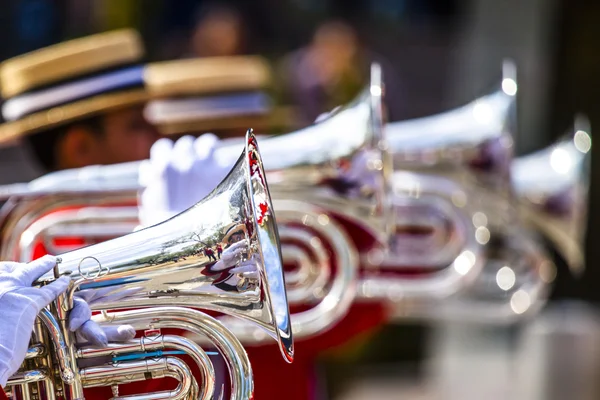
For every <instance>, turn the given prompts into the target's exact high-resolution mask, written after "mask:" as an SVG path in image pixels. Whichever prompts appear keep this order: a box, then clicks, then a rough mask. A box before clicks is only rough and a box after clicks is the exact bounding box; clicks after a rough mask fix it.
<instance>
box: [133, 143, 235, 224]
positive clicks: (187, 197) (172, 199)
mask: <svg viewBox="0 0 600 400" xmlns="http://www.w3.org/2000/svg"><path fill="white" fill-rule="evenodd" d="M218 141H219V139H218V138H217V137H216V136H215V135H213V134H211V133H207V134H204V135H202V136H200V137H199V138H198V139H195V140H194V138H193V137H191V136H184V137H182V138H180V139H179V140H177V142H175V144H173V141H171V140H169V139H164V138H163V139H160V140H159V141H157V142H156V143H155V144H154V145H153V146H152V149H151V150H150V159H149V160H147V161H145V162H143V163H142V164H141V166H140V184H141V185H142V186H143V187H144V189H143V190H142V193H141V196H140V206H139V217H140V222H141V223H142V225H143V226H150V225H154V224H157V223H159V222H162V221H164V220H166V219H169V218H171V217H173V216H174V215H177V214H178V213H180V212H182V211H185V210H187V209H188V208H189V207H191V206H193V205H194V204H196V203H197V202H198V201H200V200H202V199H203V198H204V197H206V195H208V194H209V193H210V192H211V191H212V190H213V189H214V188H215V187H216V186H217V185H218V184H219V183H220V182H221V181H222V180H223V178H225V176H227V174H228V173H229V171H230V169H231V167H232V165H231V163H230V161H224V160H218V159H216V158H215V149H216V147H217V146H218Z"/></svg>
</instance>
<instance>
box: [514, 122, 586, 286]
mask: <svg viewBox="0 0 600 400" xmlns="http://www.w3.org/2000/svg"><path fill="white" fill-rule="evenodd" d="M591 146H592V140H591V136H590V126H589V122H588V120H587V118H585V117H583V116H577V117H576V119H575V122H574V126H573V133H572V134H570V135H568V136H567V137H565V138H563V139H561V140H559V141H558V142H557V143H555V144H554V145H552V146H550V147H548V148H546V149H543V150H540V151H538V152H535V153H533V154H529V155H526V156H522V157H519V158H517V159H516V160H515V161H514V163H513V165H512V170H511V177H512V184H513V187H514V191H515V195H516V196H517V198H518V200H519V211H520V215H521V217H523V218H524V220H525V222H527V223H528V224H530V226H531V228H532V229H535V230H537V231H539V232H540V233H542V234H543V235H544V236H545V237H547V238H548V239H549V240H550V241H551V242H552V244H553V245H554V247H555V248H556V249H557V251H558V252H559V254H561V256H562V257H563V258H564V260H565V261H566V263H567V265H568V266H569V268H570V270H571V271H572V273H574V274H576V275H579V274H581V273H582V272H583V269H584V266H585V265H584V264H585V249H584V245H585V243H584V241H585V233H586V228H587V211H588V189H589V185H590V174H589V169H590V162H591Z"/></svg>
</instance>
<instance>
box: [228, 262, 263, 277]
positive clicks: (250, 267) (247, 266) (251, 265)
mask: <svg viewBox="0 0 600 400" xmlns="http://www.w3.org/2000/svg"><path fill="white" fill-rule="evenodd" d="M247 272H258V266H257V265H256V262H254V260H248V261H246V262H244V263H242V264H240V265H238V266H237V267H235V268H232V269H230V270H229V273H231V274H238V273H247Z"/></svg>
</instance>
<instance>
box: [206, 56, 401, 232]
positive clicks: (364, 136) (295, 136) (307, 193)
mask: <svg viewBox="0 0 600 400" xmlns="http://www.w3.org/2000/svg"><path fill="white" fill-rule="evenodd" d="M383 94H384V84H383V76H382V71H381V67H380V66H379V65H378V64H373V65H372V66H371V75H370V82H369V84H368V85H367V86H366V87H365V88H364V90H363V91H362V92H361V93H360V94H359V95H358V96H357V97H356V98H355V100H354V101H352V102H351V103H349V104H347V105H346V106H343V107H338V108H336V109H335V110H333V111H332V112H331V113H329V114H327V115H325V116H323V117H321V118H319V119H318V120H317V121H316V122H315V123H314V124H313V125H311V126H308V127H306V128H303V129H300V130H298V131H295V132H291V133H287V134H283V135H278V136H274V137H270V138H268V139H265V140H263V141H261V151H262V155H263V159H264V160H265V168H266V170H267V171H268V173H269V182H271V189H272V191H273V193H277V196H278V197H279V198H292V199H297V198H298V196H300V197H301V199H302V200H305V201H309V202H311V203H313V204H315V205H321V206H324V207H331V206H333V207H336V208H337V209H344V211H345V212H346V211H347V214H349V215H354V216H356V217H357V219H358V220H359V222H361V223H364V227H365V228H367V229H370V231H372V232H373V233H374V234H375V235H376V236H377V237H379V238H382V241H386V240H387V237H388V236H389V233H390V232H391V229H392V227H393V224H392V223H391V221H392V219H393V213H392V212H391V200H390V199H391V183H390V180H391V173H392V168H393V166H392V164H391V158H390V157H389V154H388V150H387V143H386V140H385V137H384V129H383V127H384V124H383V118H384V117H383V115H384V112H383V102H382V98H383ZM234 148H235V147H232V146H224V147H220V148H219V149H217V151H216V158H218V159H219V160H227V159H231V158H232V156H233V154H234V153H233V149H234Z"/></svg>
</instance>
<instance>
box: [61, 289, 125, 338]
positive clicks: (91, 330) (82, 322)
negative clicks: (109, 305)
mask: <svg viewBox="0 0 600 400" xmlns="http://www.w3.org/2000/svg"><path fill="white" fill-rule="evenodd" d="M84 292H85V291H84ZM86 297H89V296H86V295H82V294H81V293H76V294H75V296H74V297H73V309H72V310H71V311H70V312H69V330H70V331H71V332H75V338H76V340H77V344H78V345H86V344H91V345H94V346H101V347H104V346H106V345H107V344H108V342H124V341H127V340H131V339H133V338H134V337H135V329H134V328H133V327H132V326H131V325H118V326H112V325H108V326H102V327H100V326H99V325H98V324H97V323H95V322H94V321H92V320H91V318H92V310H91V309H90V306H89V304H93V303H88V301H86Z"/></svg>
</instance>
